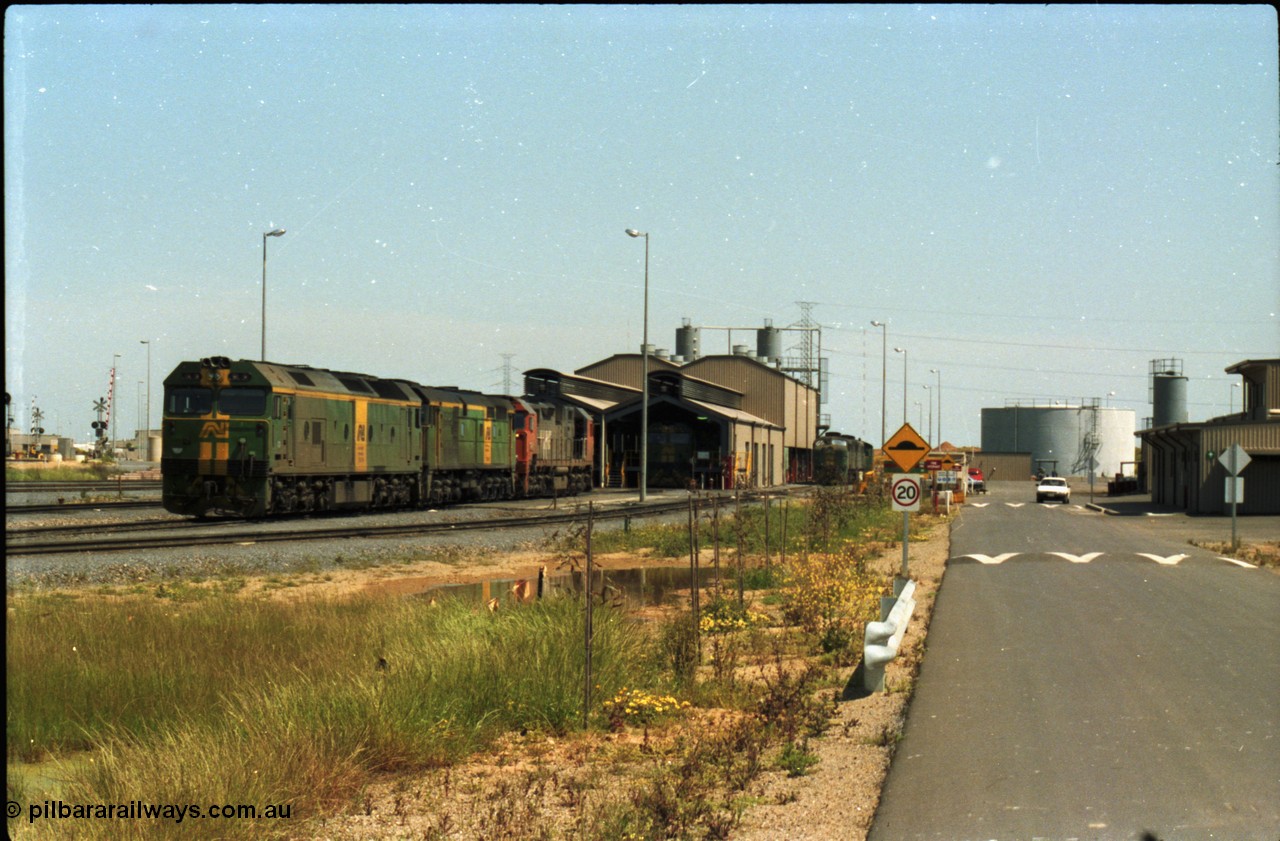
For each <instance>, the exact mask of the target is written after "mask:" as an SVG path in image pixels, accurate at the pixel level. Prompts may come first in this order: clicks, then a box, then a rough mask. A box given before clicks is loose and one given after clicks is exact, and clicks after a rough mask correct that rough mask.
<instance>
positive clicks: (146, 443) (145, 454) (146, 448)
mask: <svg viewBox="0 0 1280 841" xmlns="http://www.w3.org/2000/svg"><path fill="white" fill-rule="evenodd" d="M140 341H141V342H142V344H144V345H146V346H147V425H146V427H145V428H144V429H143V431H142V460H143V461H147V459H148V458H149V457H150V455H151V340H150V339H141V340H140Z"/></svg>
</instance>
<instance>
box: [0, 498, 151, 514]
mask: <svg viewBox="0 0 1280 841" xmlns="http://www.w3.org/2000/svg"><path fill="white" fill-rule="evenodd" d="M159 507H160V500H159V499H126V500H123V501H121V502H64V503H54V504H52V505H5V507H4V513H6V514H57V513H68V514H72V513H83V512H85V511H102V510H107V509H126V508H159Z"/></svg>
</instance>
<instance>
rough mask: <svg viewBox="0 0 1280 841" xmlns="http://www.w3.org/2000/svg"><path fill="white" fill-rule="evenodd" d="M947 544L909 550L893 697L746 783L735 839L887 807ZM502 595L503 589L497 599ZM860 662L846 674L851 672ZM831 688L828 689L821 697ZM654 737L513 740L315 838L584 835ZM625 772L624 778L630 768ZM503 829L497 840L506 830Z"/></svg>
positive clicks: (445, 575) (628, 562)
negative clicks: (810, 762) (908, 598)
mask: <svg viewBox="0 0 1280 841" xmlns="http://www.w3.org/2000/svg"><path fill="white" fill-rule="evenodd" d="M949 545H950V537H949V525H948V523H947V522H945V521H941V520H939V521H937V522H936V524H935V525H934V526H933V529H932V532H931V533H930V535H929V537H928V538H927V539H925V540H922V541H921V540H918V541H915V542H913V543H912V544H911V546H910V556H909V566H910V576H911V578H913V579H915V580H916V596H915V598H916V608H915V612H914V613H913V615H912V617H911V622H910V625H909V626H908V630H907V632H906V635H905V637H904V639H903V642H902V645H901V647H900V650H899V656H898V658H897V659H896V660H895V661H893V662H892V663H890V664H889V666H888V667H887V669H886V674H885V680H886V687H887V688H888V691H887V692H884V693H877V694H873V695H870V696H868V697H865V698H861V699H857V700H847V701H840V702H838V703H837V704H836V709H835V714H834V716H833V718H832V720H831V724H830V727H829V728H828V729H827V731H826V733H825V734H824V735H823V736H822V737H820V738H818V739H816V740H813V741H811V742H810V743H809V750H810V751H812V752H813V753H815V754H816V755H817V757H818V759H819V761H818V762H817V764H816V765H814V766H813V767H812V768H811V769H810V770H809V772H808V773H807V774H806V775H804V776H801V777H790V776H788V775H787V774H786V773H785V772H783V771H774V770H770V771H765V772H764V773H763V774H761V775H760V776H758V777H756V778H755V780H753V781H752V783H751V784H750V785H749V786H748V789H747V794H748V797H749V801H750V802H751V803H752V804H754V805H752V806H751V807H750V808H748V809H747V810H746V811H745V813H744V814H743V816H742V819H741V821H740V823H739V824H738V826H737V827H736V828H734V829H733V830H732V832H731V833H730V834H729V836H728V837H729V838H732V839H735V841H773V839H787V841H821V839H839V840H840V841H861V839H864V838H865V837H866V833H867V831H868V829H869V827H870V824H871V819H872V817H873V816H874V813H875V808H876V805H877V803H878V802H879V797H880V789H881V786H882V785H883V782H884V778H885V775H886V773H887V772H888V768H889V761H890V758H891V756H892V751H893V747H894V745H895V744H896V742H897V739H898V735H899V733H900V731H901V728H902V724H903V721H904V719H905V714H906V705H907V703H908V701H909V699H910V691H911V687H912V684H913V679H914V676H915V674H916V672H917V670H918V668H919V664H920V660H921V657H922V656H923V651H924V637H925V633H926V631H927V628H928V623H929V617H930V615H931V613H932V609H933V602H934V597H935V596H936V593H937V590H938V587H939V585H940V583H941V580H942V575H943V571H944V569H945V566H946V559H947V556H948V549H949ZM597 562H598V563H599V565H600V566H601V567H602V568H606V569H621V568H627V567H637V566H647V565H648V566H670V565H671V560H670V559H657V558H648V557H644V556H635V555H629V554H619V555H611V556H606V557H602V558H599V559H597ZM901 562H902V550H901V546H897V547H894V548H892V549H887V550H886V551H884V552H883V553H882V554H881V555H880V556H879V557H877V558H875V559H874V560H873V561H872V562H871V564H870V565H871V566H873V567H874V568H875V569H877V571H880V572H883V573H885V574H886V575H893V574H896V573H897V572H898V571H899V569H900V567H901ZM556 563H557V561H556V559H555V558H554V557H551V556H548V555H539V554H537V553H522V554H517V555H511V556H507V557H503V558H492V557H490V558H484V559H474V560H468V561H465V562H463V563H461V564H457V565H453V564H439V563H424V564H421V565H412V566H409V567H397V568H396V569H394V570H387V569H385V568H383V569H372V570H362V571H353V572H342V573H335V574H333V575H332V576H331V577H330V578H329V579H328V580H316V581H314V582H307V583H303V584H301V585H300V586H296V587H290V588H289V589H288V590H280V591H277V593H279V594H280V595H281V597H285V598H291V597H296V596H301V595H305V594H308V593H321V592H323V593H333V594H336V593H351V592H357V591H359V590H361V589H372V590H383V591H390V592H416V591H421V590H423V589H425V588H427V587H428V586H431V585H433V584H450V583H466V582H474V581H480V580H486V579H494V578H502V579H507V578H513V579H526V580H535V579H536V576H537V572H538V568H539V567H540V566H544V565H545V566H547V567H548V569H549V570H554V569H555V565H556ZM495 595H498V594H495ZM853 671H854V669H853V668H852V667H849V668H846V669H844V670H843V671H842V672H841V673H840V675H839V677H840V680H841V682H842V683H844V682H847V681H848V680H849V678H850V677H851V676H852V674H853ZM824 691H826V692H827V693H830V692H831V690H824ZM714 715H716V713H705V712H704V713H699V714H698V715H697V716H695V717H694V718H692V719H691V720H690V721H688V722H687V726H688V729H689V731H693V732H696V731H697V730H699V729H700V728H702V726H703V725H704V724H707V723H708V722H706V721H704V720H702V717H705V716H714ZM648 738H649V736H648V735H647V734H646V735H644V736H641V735H640V734H637V733H632V732H627V733H621V734H614V733H610V734H602V733H589V734H582V735H574V736H571V737H568V738H565V739H556V738H550V737H547V736H545V735H539V736H528V737H514V736H513V737H512V738H510V739H509V740H507V741H506V742H504V743H503V744H502V745H500V746H499V747H498V748H497V749H495V750H494V751H492V752H491V753H489V754H487V755H484V756H481V757H478V758H476V759H475V760H473V761H471V762H469V763H466V764H465V765H462V766H455V767H453V768H450V769H445V770H439V771H431V772H428V773H422V774H415V775H412V776H401V777H396V778H392V779H387V780H385V781H382V782H380V783H378V784H375V785H374V786H372V787H370V789H369V790H368V791H367V792H366V793H365V794H364V795H363V797H362V799H361V801H360V802H359V803H357V804H354V805H353V806H352V807H351V808H350V809H348V810H347V811H346V813H345V814H343V815H340V816H338V817H335V818H330V819H327V820H325V821H323V822H321V823H320V824H319V825H318V826H317V827H316V832H315V836H314V837H316V838H323V839H330V840H331V841H355V839H361V841H364V840H365V839H424V838H426V839H479V838H494V837H501V838H526V837H527V838H536V837H543V836H542V834H541V833H542V832H544V831H549V830H550V831H553V832H554V833H555V835H552V836H549V837H575V835H577V834H579V833H580V832H581V830H582V827H581V825H580V824H577V825H576V826H577V831H575V821H581V820H582V815H583V814H586V813H589V812H590V811H591V810H590V809H588V808H586V807H587V806H589V805H590V803H592V802H595V803H597V804H599V803H607V802H610V801H611V800H625V798H626V797H627V796H628V794H629V789H628V785H630V784H631V777H630V776H629V775H630V774H631V773H632V772H633V770H634V767H635V766H636V765H637V764H640V765H643V763H644V762H645V761H646V760H645V756H646V754H653V753H660V751H652V750H649V749H648V744H647V742H648ZM623 766H627V770H624V769H623ZM496 826H501V827H502V830H501V832H499V831H498V830H496V829H495V827H496Z"/></svg>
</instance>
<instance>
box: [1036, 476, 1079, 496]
mask: <svg viewBox="0 0 1280 841" xmlns="http://www.w3.org/2000/svg"><path fill="white" fill-rule="evenodd" d="M1051 499H1056V500H1057V501H1059V502H1070V501H1071V488H1070V487H1068V486H1067V480H1066V479H1059V478H1058V477H1057V476H1046V477H1045V478H1043V479H1041V480H1040V482H1039V484H1037V485H1036V502H1045V501H1046V500H1051Z"/></svg>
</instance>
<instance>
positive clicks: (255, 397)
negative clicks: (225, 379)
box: [218, 388, 267, 415]
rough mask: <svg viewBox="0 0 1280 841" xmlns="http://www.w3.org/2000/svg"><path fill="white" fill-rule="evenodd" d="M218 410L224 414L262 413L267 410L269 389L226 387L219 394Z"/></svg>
mask: <svg viewBox="0 0 1280 841" xmlns="http://www.w3.org/2000/svg"><path fill="white" fill-rule="evenodd" d="M218 411H219V412H221V413H222V414H224V415H261V414H263V413H265V412H266V411H267V390H266V389H264V388H224V389H223V390H222V392H221V393H219V394H218Z"/></svg>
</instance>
